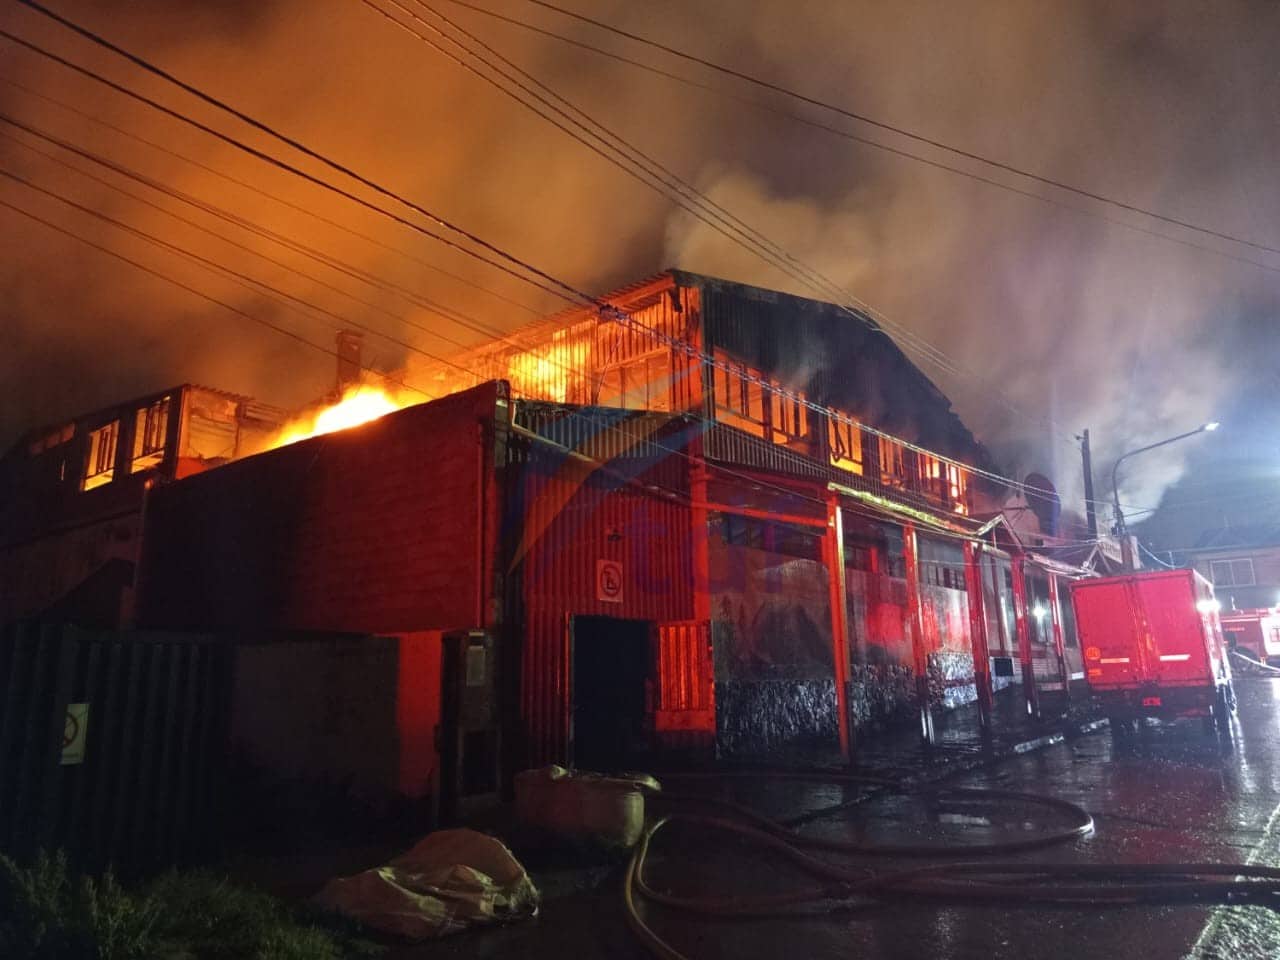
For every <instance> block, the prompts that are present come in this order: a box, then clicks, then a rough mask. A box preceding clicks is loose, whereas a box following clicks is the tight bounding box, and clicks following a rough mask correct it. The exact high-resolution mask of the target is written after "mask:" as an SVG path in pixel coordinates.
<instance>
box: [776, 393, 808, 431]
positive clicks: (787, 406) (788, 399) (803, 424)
mask: <svg viewBox="0 0 1280 960" xmlns="http://www.w3.org/2000/svg"><path fill="white" fill-rule="evenodd" d="M771 400H772V402H771V403H770V405H769V427H770V430H771V432H772V434H773V437H772V439H773V442H774V443H781V444H791V443H796V442H805V441H807V440H808V439H809V406H808V404H807V403H806V402H805V398H804V394H802V393H796V392H794V391H791V390H784V389H782V388H781V387H779V386H778V385H777V384H773V385H772V392H771Z"/></svg>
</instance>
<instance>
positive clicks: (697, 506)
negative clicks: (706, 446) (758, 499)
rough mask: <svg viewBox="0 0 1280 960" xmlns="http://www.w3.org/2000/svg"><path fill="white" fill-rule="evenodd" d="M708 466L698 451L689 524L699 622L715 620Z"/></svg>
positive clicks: (696, 608) (696, 610)
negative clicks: (712, 604)
mask: <svg viewBox="0 0 1280 960" xmlns="http://www.w3.org/2000/svg"><path fill="white" fill-rule="evenodd" d="M707 480H708V477H707V463H706V461H705V460H703V459H702V451H701V449H698V450H697V451H696V453H695V459H694V461H693V469H692V471H691V475H690V477H689V493H690V497H691V499H692V500H693V506H692V507H690V509H689V522H690V525H691V527H692V529H691V530H690V535H691V540H692V552H693V619H694V620H697V621H698V622H699V623H710V621H711V530H710V527H709V526H708V524H709V522H710V517H709V516H708V513H709V511H708V510H707V506H706V504H707Z"/></svg>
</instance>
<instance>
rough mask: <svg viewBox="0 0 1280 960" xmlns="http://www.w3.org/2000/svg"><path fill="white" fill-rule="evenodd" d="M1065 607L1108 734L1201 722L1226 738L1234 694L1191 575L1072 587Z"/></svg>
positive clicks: (1214, 623) (1216, 626)
mask: <svg viewBox="0 0 1280 960" xmlns="http://www.w3.org/2000/svg"><path fill="white" fill-rule="evenodd" d="M1071 603H1072V606H1073V607H1074V609H1075V614H1076V624H1077V629H1078V631H1079V636H1080V646H1081V648H1082V649H1083V651H1084V664H1085V675H1086V679H1087V680H1088V683H1089V688H1090V690H1091V691H1092V693H1093V696H1094V698H1095V700H1096V701H1097V702H1098V703H1099V705H1100V706H1102V708H1103V709H1104V710H1105V712H1106V713H1107V715H1108V716H1110V717H1111V718H1112V727H1113V729H1115V730H1117V731H1122V730H1124V729H1127V728H1128V727H1129V725H1130V723H1131V721H1133V720H1134V719H1135V718H1138V717H1143V716H1156V717H1164V718H1175V717H1204V718H1206V723H1207V724H1209V725H1210V726H1213V727H1216V728H1217V730H1218V732H1219V733H1220V734H1223V735H1227V736H1229V735H1230V730H1231V728H1230V717H1231V714H1232V713H1233V712H1234V711H1235V691H1234V690H1233V689H1232V686H1231V665H1230V664H1229V663H1228V662H1227V654H1226V644H1225V642H1224V640H1223V636H1222V624H1221V623H1220V621H1219V619H1218V601H1217V600H1216V599H1214V596H1213V587H1212V586H1211V585H1210V583H1209V581H1207V580H1206V579H1205V578H1204V577H1202V576H1200V574H1198V573H1196V572H1195V571H1194V570H1165V571H1156V572H1151V573H1131V574H1125V575H1123V576H1118V577H1103V578H1100V579H1096V580H1079V581H1076V582H1075V583H1073V584H1072V585H1071Z"/></svg>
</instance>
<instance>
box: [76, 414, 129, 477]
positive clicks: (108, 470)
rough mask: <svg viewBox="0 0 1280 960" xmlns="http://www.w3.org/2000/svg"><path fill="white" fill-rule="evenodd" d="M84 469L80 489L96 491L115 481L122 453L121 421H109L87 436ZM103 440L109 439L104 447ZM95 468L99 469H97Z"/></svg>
mask: <svg viewBox="0 0 1280 960" xmlns="http://www.w3.org/2000/svg"><path fill="white" fill-rule="evenodd" d="M87 438H88V449H86V450H85V458H84V469H83V470H81V472H80V473H81V476H80V489H81V490H82V491H84V490H94V489H96V488H97V487H102V486H106V485H107V484H109V483H111V482H112V481H113V480H115V474H116V460H117V459H118V458H119V453H120V420H119V418H117V419H115V420H108V421H107V422H106V423H104V424H103V425H102V426H100V427H96V428H95V429H93V430H90V431H89V432H88V434H87ZM103 438H107V439H108V441H109V442H108V443H107V444H106V445H105V446H104V444H103ZM95 467H96V468H97V469H95Z"/></svg>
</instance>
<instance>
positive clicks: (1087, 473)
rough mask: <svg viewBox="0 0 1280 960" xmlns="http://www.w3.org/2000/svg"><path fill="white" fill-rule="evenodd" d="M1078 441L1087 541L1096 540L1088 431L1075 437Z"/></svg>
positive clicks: (1095, 510)
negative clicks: (1082, 471) (1087, 533)
mask: <svg viewBox="0 0 1280 960" xmlns="http://www.w3.org/2000/svg"><path fill="white" fill-rule="evenodd" d="M1076 439H1077V440H1079V441H1080V459H1081V460H1083V461H1084V515H1085V518H1086V519H1087V520H1088V521H1089V539H1091V540H1097V539H1098V507H1097V504H1095V503H1094V499H1093V456H1092V455H1091V454H1090V452H1089V431H1088V430H1087V429H1086V430H1085V431H1084V433H1082V434H1080V436H1078V437H1076Z"/></svg>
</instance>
